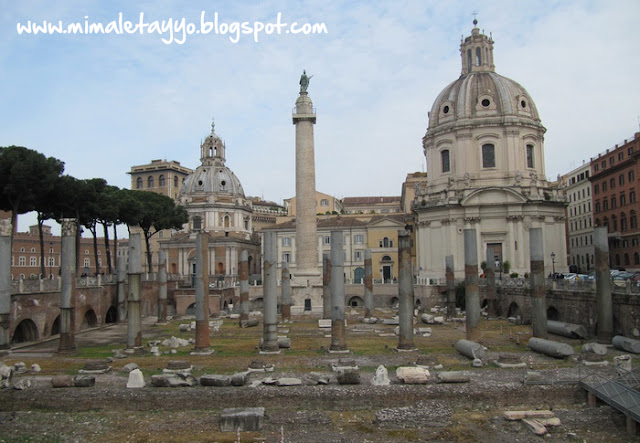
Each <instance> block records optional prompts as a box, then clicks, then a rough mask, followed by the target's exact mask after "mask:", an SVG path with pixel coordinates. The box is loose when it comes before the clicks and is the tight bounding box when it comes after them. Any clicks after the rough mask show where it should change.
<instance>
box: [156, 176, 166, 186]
mask: <svg viewBox="0 0 640 443" xmlns="http://www.w3.org/2000/svg"><path fill="white" fill-rule="evenodd" d="M158 186H165V179H164V175H161V176H160V177H158Z"/></svg>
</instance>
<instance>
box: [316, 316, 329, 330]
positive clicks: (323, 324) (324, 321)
mask: <svg viewBox="0 0 640 443" xmlns="http://www.w3.org/2000/svg"><path fill="white" fill-rule="evenodd" d="M318 327H319V328H330V327H331V319H327V318H321V319H320V320H318Z"/></svg>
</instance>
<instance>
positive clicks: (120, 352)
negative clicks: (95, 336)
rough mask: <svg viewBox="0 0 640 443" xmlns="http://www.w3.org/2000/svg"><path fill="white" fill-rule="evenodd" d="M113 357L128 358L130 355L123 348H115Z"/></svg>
mask: <svg viewBox="0 0 640 443" xmlns="http://www.w3.org/2000/svg"><path fill="white" fill-rule="evenodd" d="M113 357H114V358H127V357H128V355H127V354H125V353H124V351H123V350H122V349H114V350H113Z"/></svg>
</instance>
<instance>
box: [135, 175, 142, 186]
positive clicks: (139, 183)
mask: <svg viewBox="0 0 640 443" xmlns="http://www.w3.org/2000/svg"><path fill="white" fill-rule="evenodd" d="M136 189H142V177H138V178H137V179H136Z"/></svg>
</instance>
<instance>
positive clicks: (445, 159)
mask: <svg viewBox="0 0 640 443" xmlns="http://www.w3.org/2000/svg"><path fill="white" fill-rule="evenodd" d="M440 157H441V158H442V172H449V171H451V161H450V158H449V150H448V149H445V150H444V151H442V152H441V153H440Z"/></svg>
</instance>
